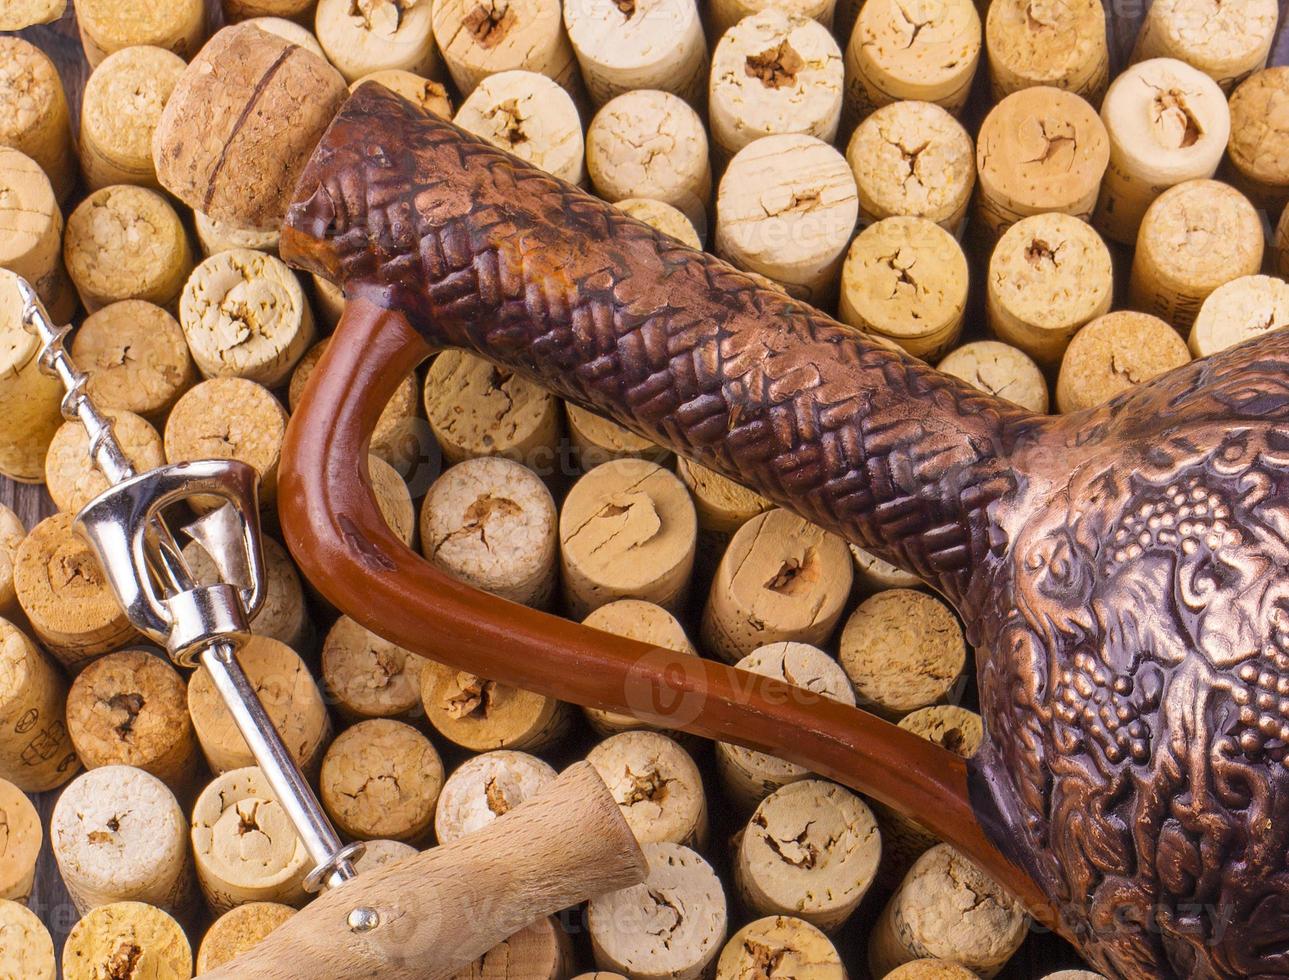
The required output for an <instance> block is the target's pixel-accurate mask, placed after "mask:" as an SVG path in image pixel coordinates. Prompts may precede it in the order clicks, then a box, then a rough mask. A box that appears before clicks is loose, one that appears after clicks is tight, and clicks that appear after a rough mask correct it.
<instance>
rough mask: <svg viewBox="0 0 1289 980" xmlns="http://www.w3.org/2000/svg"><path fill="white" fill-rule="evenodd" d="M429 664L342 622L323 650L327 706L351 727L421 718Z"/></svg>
mask: <svg viewBox="0 0 1289 980" xmlns="http://www.w3.org/2000/svg"><path fill="white" fill-rule="evenodd" d="M424 666H425V658H424V657H418V656H417V655H416V654H414V653H411V652H409V651H407V650H404V649H403V648H402V647H400V646H396V645H395V644H393V643H390V642H389V641H388V640H386V639H383V638H382V637H379V636H377V635H376V634H375V633H373V632H371V631H370V630H368V629H366V628H365V627H363V626H361V625H359V624H358V623H357V622H355V621H354V620H352V619H350V618H349V617H348V616H341V617H340V618H339V619H338V620H336V623H335V625H334V626H332V627H331V630H330V631H329V632H328V633H327V638H326V640H325V641H324V642H323V644H322V683H323V687H324V689H325V690H326V692H327V702H328V703H329V704H331V705H332V706H333V707H334V708H335V709H336V711H338V712H339V713H340V714H341V716H342V717H344V718H345V719H347V720H349V721H358V720H361V719H363V718H405V717H407V718H410V717H412V716H413V715H415V714H419V713H420V708H421V670H422V668H424Z"/></svg>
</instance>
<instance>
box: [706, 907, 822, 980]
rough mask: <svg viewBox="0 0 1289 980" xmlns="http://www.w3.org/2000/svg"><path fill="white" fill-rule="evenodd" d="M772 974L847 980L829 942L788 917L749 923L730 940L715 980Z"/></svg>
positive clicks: (741, 979)
mask: <svg viewBox="0 0 1289 980" xmlns="http://www.w3.org/2000/svg"><path fill="white" fill-rule="evenodd" d="M772 973H773V974H775V975H780V976H786V977H793V978H795V980H846V968H845V966H843V965H842V962H841V956H840V954H838V952H837V947H835V946H834V945H833V944H832V941H831V940H830V939H829V938H828V937H827V936H825V935H824V934H823V933H822V932H820V931H819V930H818V929H816V928H815V927H814V926H812V925H811V924H810V923H809V922H806V921H805V920H804V919H798V918H794V917H793V916H788V915H771V916H766V917H765V918H763V919H757V920H755V921H754V922H749V923H748V924H747V925H745V926H744V927H743V928H742V929H740V930H739V931H738V932H736V933H734V935H732V936H731V937H730V941H729V942H728V943H726V944H725V948H724V949H723V950H721V956H720V959H719V960H717V962H716V980H757V978H763V977H767V976H770V975H772Z"/></svg>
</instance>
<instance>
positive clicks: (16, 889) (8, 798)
mask: <svg viewBox="0 0 1289 980" xmlns="http://www.w3.org/2000/svg"><path fill="white" fill-rule="evenodd" d="M44 836H45V834H44V831H43V830H42V828H41V825H40V814H39V813H37V812H36V808H35V807H34V806H32V805H31V800H29V799H27V795H26V794H25V793H24V792H23V791H22V790H20V789H19V788H18V787H17V786H15V785H14V784H13V783H11V782H9V781H8V780H7V779H0V902H26V901H27V897H28V896H29V895H30V894H31V886H32V883H33V881H34V880H35V877H36V860H37V859H38V858H39V857H40V845H41V843H42V842H43V841H44ZM0 935H4V930H3V928H0ZM0 965H3V961H2V960H0ZM0 976H3V974H0Z"/></svg>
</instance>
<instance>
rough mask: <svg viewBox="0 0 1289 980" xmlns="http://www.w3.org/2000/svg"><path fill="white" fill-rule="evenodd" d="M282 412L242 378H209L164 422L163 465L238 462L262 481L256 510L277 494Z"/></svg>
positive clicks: (283, 431)
mask: <svg viewBox="0 0 1289 980" xmlns="http://www.w3.org/2000/svg"><path fill="white" fill-rule="evenodd" d="M286 422H287V417H286V412H285V411H283V409H282V406H281V404H280V403H279V402H278V400H277V399H276V398H274V397H273V395H272V393H271V392H270V391H269V390H268V389H267V388H265V387H263V386H262V385H258V384H256V383H255V382H254V381H248V380H247V379H245V378H212V379H210V380H209V381H203V382H201V384H199V385H197V386H196V387H194V388H193V389H192V390H191V391H189V392H187V393H186V394H185V395H184V396H183V397H182V398H180V399H179V401H178V402H176V403H175V407H174V409H173V411H171V413H170V418H169V419H168V420H167V421H166V431H165V435H164V442H165V447H166V460H167V461H168V462H171V463H181V462H186V461H189V460H197V459H236V460H240V461H241V462H243V463H247V464H248V465H250V466H253V467H255V471H256V472H257V473H258V474H259V476H260V506H261V507H268V506H271V505H272V503H273V500H274V498H275V497H276V493H277V469H278V461H279V460H280V459H281V456H282V439H283V437H285V435H286Z"/></svg>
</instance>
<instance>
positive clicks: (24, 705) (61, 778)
mask: <svg viewBox="0 0 1289 980" xmlns="http://www.w3.org/2000/svg"><path fill="white" fill-rule="evenodd" d="M66 706H67V681H66V680H65V679H64V678H63V675H62V673H61V672H60V671H58V670H57V669H56V668H55V667H54V665H53V664H52V663H50V661H49V658H47V657H46V656H45V655H44V654H43V653H41V652H40V650H39V649H38V648H37V647H36V645H35V644H34V643H32V642H31V641H30V640H29V639H27V637H26V636H25V635H24V634H23V632H22V631H21V630H20V629H18V627H16V626H14V625H13V624H12V623H10V622H9V621H8V620H5V619H0V779H7V780H8V781H9V782H11V783H13V784H14V785H15V786H17V787H18V788H19V789H21V790H23V791H24V792H27V793H41V792H44V791H45V790H48V789H53V788H54V787H56V786H61V785H62V784H63V783H65V782H67V780H69V779H71V778H72V776H74V775H76V771H77V770H78V769H80V767H81V764H80V760H79V759H77V758H76V750H75V749H74V748H73V747H72V740H71V738H70V737H69V736H68V734H67V725H66V724H65V723H64V714H65V712H66Z"/></svg>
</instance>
